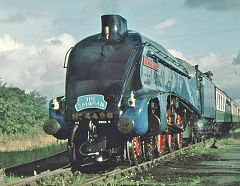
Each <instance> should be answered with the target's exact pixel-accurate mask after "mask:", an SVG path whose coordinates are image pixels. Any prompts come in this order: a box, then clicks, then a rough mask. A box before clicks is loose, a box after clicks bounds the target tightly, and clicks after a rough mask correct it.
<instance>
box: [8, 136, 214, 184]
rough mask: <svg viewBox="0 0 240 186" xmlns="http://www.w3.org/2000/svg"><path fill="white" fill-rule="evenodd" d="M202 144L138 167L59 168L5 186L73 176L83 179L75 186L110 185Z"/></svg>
mask: <svg viewBox="0 0 240 186" xmlns="http://www.w3.org/2000/svg"><path fill="white" fill-rule="evenodd" d="M208 141H209V140H208ZM203 145H204V143H202V142H200V143H197V144H194V145H191V146H188V147H185V148H182V149H180V150H177V151H175V152H173V153H170V154H167V155H164V156H161V157H159V158H156V159H154V160H152V161H148V162H144V163H141V164H139V165H138V166H131V167H129V166H121V165H120V166H118V167H116V168H115V169H114V170H111V171H107V172H102V173H98V174H84V173H80V172H75V173H73V172H72V171H71V168H69V167H68V168H66V167H65V168H60V169H57V170H53V171H45V172H43V173H41V174H39V175H36V176H32V177H28V178H25V179H20V180H18V181H15V182H11V183H8V184H6V185H7V186H9V185H36V184H38V185H45V184H49V183H51V180H57V179H59V182H60V183H61V179H65V178H69V177H73V176H79V175H81V176H82V178H83V179H78V180H77V181H74V182H71V185H72V184H75V185H83V186H87V185H99V184H101V183H102V184H108V183H112V182H113V181H114V180H116V179H118V178H120V177H122V176H124V175H127V174H135V173H139V172H142V171H143V170H148V169H150V168H152V167H155V166H157V165H158V164H160V163H162V162H164V161H170V160H172V159H173V158H174V157H176V156H178V155H181V154H185V153H186V152H189V151H191V150H193V149H195V148H197V147H200V146H203Z"/></svg>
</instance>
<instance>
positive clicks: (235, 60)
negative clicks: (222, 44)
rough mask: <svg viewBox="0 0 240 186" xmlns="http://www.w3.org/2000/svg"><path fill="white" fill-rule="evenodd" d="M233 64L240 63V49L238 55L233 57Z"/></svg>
mask: <svg viewBox="0 0 240 186" xmlns="http://www.w3.org/2000/svg"><path fill="white" fill-rule="evenodd" d="M233 64H235V65H240V50H239V52H238V55H237V57H234V58H233Z"/></svg>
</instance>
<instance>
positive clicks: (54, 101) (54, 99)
mask: <svg viewBox="0 0 240 186" xmlns="http://www.w3.org/2000/svg"><path fill="white" fill-rule="evenodd" d="M51 107H52V109H54V110H59V108H60V105H59V102H58V100H57V98H56V97H55V98H53V100H52V103H51Z"/></svg>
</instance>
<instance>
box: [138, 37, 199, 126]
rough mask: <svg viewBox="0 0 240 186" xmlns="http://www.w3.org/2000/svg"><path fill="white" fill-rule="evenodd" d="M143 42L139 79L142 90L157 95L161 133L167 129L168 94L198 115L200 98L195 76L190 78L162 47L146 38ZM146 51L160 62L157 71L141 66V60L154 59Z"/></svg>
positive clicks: (183, 68) (176, 60)
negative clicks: (150, 52)
mask: <svg viewBox="0 0 240 186" xmlns="http://www.w3.org/2000/svg"><path fill="white" fill-rule="evenodd" d="M143 41H144V42H145V47H144V50H143V57H142V61H141V68H140V79H141V82H142V85H143V90H145V89H147V90H149V89H151V90H152V91H155V94H157V98H158V100H159V104H160V120H161V131H163V130H165V129H166V127H167V122H166V107H167V97H168V96H169V95H170V94H175V95H177V96H178V97H180V98H181V99H183V100H185V101H186V102H187V103H188V104H189V105H190V106H192V108H194V109H195V110H196V111H197V112H199V113H200V98H199V96H197V94H199V92H198V90H197V84H196V74H195V75H193V76H191V77H190V76H189V74H188V72H187V70H186V69H185V67H184V66H182V65H181V63H180V62H179V61H178V59H176V58H175V57H173V56H172V55H171V54H169V53H168V52H167V51H166V50H165V49H164V48H163V47H162V46H160V45H158V44H157V43H154V42H152V41H151V40H148V39H146V38H144V39H143ZM148 51H152V52H154V54H155V55H156V56H157V57H158V58H159V59H161V60H162V61H161V63H160V62H156V64H157V65H158V67H159V68H158V69H159V70H156V69H152V68H149V67H148V66H146V65H143V58H147V59H149V60H151V61H154V59H152V58H151V57H149V56H148ZM192 68H194V67H192ZM148 92H149V91H148ZM156 92H157V93H156Z"/></svg>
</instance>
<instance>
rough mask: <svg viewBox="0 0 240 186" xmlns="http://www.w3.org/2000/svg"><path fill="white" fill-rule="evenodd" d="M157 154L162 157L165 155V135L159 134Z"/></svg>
mask: <svg viewBox="0 0 240 186" xmlns="http://www.w3.org/2000/svg"><path fill="white" fill-rule="evenodd" d="M156 143H157V152H158V155H159V156H162V155H163V154H164V150H165V148H164V147H165V135H163V134H159V135H158V136H157V140H156Z"/></svg>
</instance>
